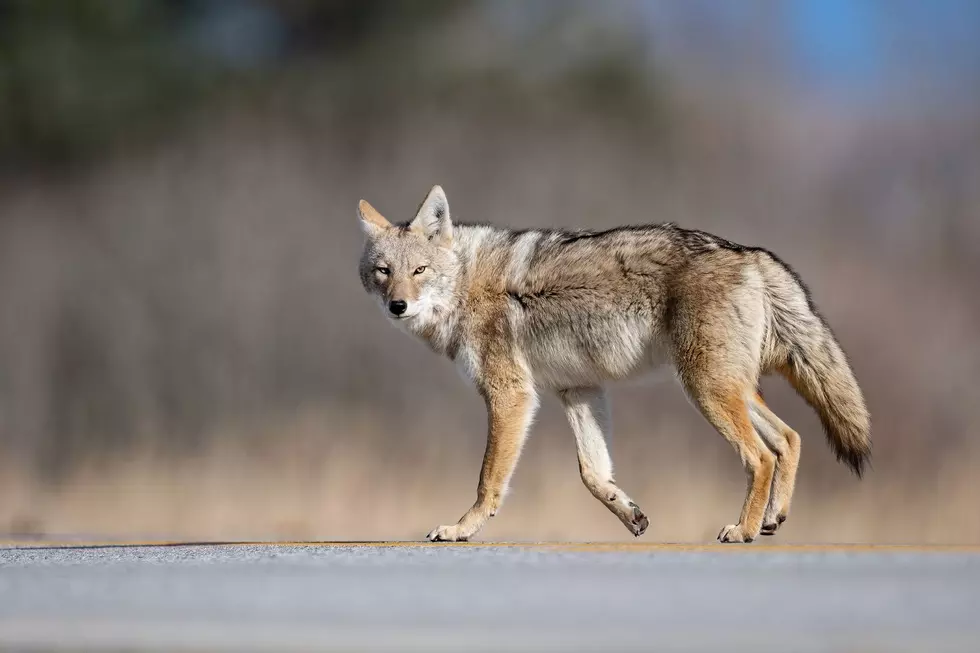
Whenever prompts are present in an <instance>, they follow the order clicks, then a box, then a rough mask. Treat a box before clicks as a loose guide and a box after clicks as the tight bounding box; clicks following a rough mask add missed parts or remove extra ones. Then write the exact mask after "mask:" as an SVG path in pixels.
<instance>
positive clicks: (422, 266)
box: [415, 265, 429, 274]
mask: <svg viewBox="0 0 980 653" xmlns="http://www.w3.org/2000/svg"><path fill="white" fill-rule="evenodd" d="M427 267H429V266H427V265H420V266H418V267H417V268H415V274H422V273H423V272H425V269H426V268H427Z"/></svg>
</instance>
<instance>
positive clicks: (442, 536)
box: [425, 524, 470, 542]
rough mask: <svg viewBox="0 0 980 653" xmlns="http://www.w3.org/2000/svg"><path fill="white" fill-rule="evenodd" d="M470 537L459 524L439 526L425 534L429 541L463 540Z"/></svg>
mask: <svg viewBox="0 0 980 653" xmlns="http://www.w3.org/2000/svg"><path fill="white" fill-rule="evenodd" d="M469 537H470V535H469V533H464V532H463V531H462V530H461V529H460V527H459V524H454V525H452V526H439V527H438V528H436V529H435V530H433V531H432V532H431V533H429V534H428V535H426V536H425V539H427V540H429V541H430V542H465V541H466V540H468V539H469Z"/></svg>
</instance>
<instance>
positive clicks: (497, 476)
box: [427, 384, 537, 542]
mask: <svg viewBox="0 0 980 653" xmlns="http://www.w3.org/2000/svg"><path fill="white" fill-rule="evenodd" d="M483 394H484V397H485V399H486V402H487V417H488V422H489V428H488V433H487V450H486V453H485V454H484V456H483V469H482V470H481V472H480V484H479V486H478V487H477V491H476V503H474V504H473V507H472V508H470V509H469V510H467V511H466V514H465V515H463V516H462V517H461V518H460V520H459V522H457V523H456V524H454V525H452V526H439V527H438V528H436V529H435V530H433V531H432V532H431V533H429V534H428V536H427V537H428V539H430V540H432V541H433V542H436V541H444V542H456V541H465V540H468V539H469V538H470V537H472V536H473V535H475V534H476V532H477V531H479V530H480V529H481V528H483V525H484V524H486V523H487V520H488V519H489V518H490V517H493V516H494V515H495V514H497V510H498V509H499V508H500V504H501V503H502V502H503V498H504V494H505V493H506V492H507V484H508V483H509V482H510V477H511V474H513V473H514V467H515V466H516V465H517V459H518V458H519V457H520V455H521V447H522V446H523V445H524V439H525V437H527V430H528V427H529V426H530V425H531V420H532V418H533V417H534V411H535V409H536V408H537V397H536V396H535V395H534V393H533V391H530V390H528V387H527V386H525V385H524V384H511V385H508V386H505V387H503V388H500V387H495V388H493V389H492V390H486V391H484V393H483Z"/></svg>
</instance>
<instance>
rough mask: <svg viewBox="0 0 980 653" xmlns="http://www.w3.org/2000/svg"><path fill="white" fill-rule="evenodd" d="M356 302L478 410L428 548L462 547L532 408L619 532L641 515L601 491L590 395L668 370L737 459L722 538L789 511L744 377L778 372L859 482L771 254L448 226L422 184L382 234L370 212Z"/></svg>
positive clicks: (651, 239) (824, 356)
mask: <svg viewBox="0 0 980 653" xmlns="http://www.w3.org/2000/svg"><path fill="white" fill-rule="evenodd" d="M358 214H359V217H360V222H361V226H362V227H363V229H364V231H365V234H366V239H365V247H364V252H363V255H362V257H361V262H360V277H361V282H362V283H363V285H364V288H365V290H367V292H368V293H370V294H372V295H374V296H375V297H376V298H377V299H378V300H379V301H380V302H381V308H382V310H383V311H384V313H385V314H386V315H387V316H388V317H389V318H390V319H391V320H392V321H393V322H394V323H395V324H397V325H398V326H400V327H402V328H403V329H405V330H406V331H408V332H410V333H412V334H414V335H416V336H418V337H420V338H421V339H422V340H424V341H425V342H426V343H427V344H428V345H429V346H430V347H431V348H432V349H433V350H435V351H436V352H438V353H440V354H445V355H446V356H448V357H449V358H450V359H451V360H453V361H455V363H456V364H457V365H458V367H459V368H460V370H461V371H462V373H463V374H464V375H465V376H466V377H467V378H468V379H470V380H471V381H472V383H473V384H474V385H475V386H476V388H477V389H478V390H479V392H480V394H481V396H482V397H483V399H484V401H485V402H486V407H487V413H488V422H489V427H488V435H487V448H486V453H485V455H484V458H483V467H482V470H481V472H480V481H479V485H478V487H477V493H476V494H477V498H476V503H474V504H473V507H472V508H470V509H469V510H468V511H467V512H466V514H464V515H463V516H462V518H460V520H459V521H458V522H457V523H456V524H453V525H450V526H439V527H437V528H436V529H434V530H433V531H432V532H430V533H429V534H428V536H427V539H429V540H433V541H437V540H438V541H457V540H467V539H469V538H471V537H473V535H474V534H476V533H477V532H478V531H479V530H480V529H481V528H482V527H483V526H484V524H486V522H487V520H488V519H489V518H490V517H493V516H494V515H495V514H496V513H497V510H498V509H499V508H500V506H501V503H502V502H503V498H504V495H505V493H506V491H507V486H508V482H509V480H510V477H511V474H512V473H513V471H514V467H515V465H516V464H517V459H518V457H519V456H520V453H521V447H522V445H523V444H524V440H525V438H526V436H527V432H528V428H529V427H530V424H531V421H532V419H533V417H534V413H535V409H536V408H537V405H538V393H539V392H542V391H553V392H554V393H556V394H557V396H558V398H559V399H560V401H561V402H562V404H563V406H564V408H565V413H566V415H567V417H568V421H569V423H570V424H571V427H572V431H573V432H574V434H575V443H576V447H577V450H578V461H579V472H580V474H581V477H582V481H583V482H584V483H585V486H586V487H587V488H588V489H589V491H590V492H591V493H592V494H593V495H594V496H595V498H596V499H598V500H599V501H600V502H602V504H603V505H605V506H606V507H607V508H608V509H609V510H610V511H612V513H613V514H615V515H616V516H617V517H618V518H619V520H620V521H622V522H623V524H625V526H626V528H627V529H629V531H630V532H631V533H632V534H633V535H634V536H640V535H642V534H643V532H644V531H645V530H646V528H647V526H648V525H649V520H648V519H647V517H646V515H644V514H643V512H642V511H641V510H640V508H639V506H637V505H636V503H634V502H633V501H632V500H631V499H630V497H629V496H628V495H627V494H626V493H625V492H624V491H623V490H622V489H620V488H619V486H618V485H617V484H616V482H615V481H614V480H613V468H612V460H611V459H610V456H609V451H608V449H607V446H606V439H607V438H608V437H609V435H610V420H609V410H608V407H607V402H606V394H605V391H604V390H603V385H604V384H605V383H606V382H608V381H614V380H619V379H625V378H628V377H632V376H635V375H637V374H639V373H641V372H643V371H645V370H649V369H650V368H652V367H655V366H659V365H662V364H667V365H671V366H673V368H674V370H675V371H676V374H677V377H678V379H679V380H680V382H681V385H682V386H683V388H684V390H685V391H686V393H687V395H688V396H689V397H690V398H691V400H692V402H693V403H694V405H695V406H697V407H698V409H699V410H700V411H701V413H702V415H703V416H704V417H705V419H706V420H707V421H708V422H709V423H710V424H711V425H712V426H714V428H715V429H716V430H717V431H718V432H719V433H721V435H722V437H724V438H725V439H726V440H727V441H728V442H729V443H731V445H732V446H733V447H734V448H735V450H736V451H737V452H738V455H739V458H741V460H742V465H743V466H744V468H745V470H746V474H747V476H748V491H747V494H746V497H745V503H744V505H743V506H742V513H741V515H740V516H739V519H738V523H737V524H732V525H729V526H725V527H724V528H722V529H721V532H720V533H719V534H718V539H719V540H721V541H722V542H751V541H752V540H753V539H754V538H755V537H757V536H758V535H759V534H760V533H761V534H763V535H771V534H773V533H775V531H776V529H778V528H779V527H780V525H781V524H782V523H783V521H785V519H786V516H787V515H788V514H789V507H790V500H791V498H792V495H793V486H794V483H795V480H796V469H797V464H798V463H799V459H800V436H799V435H798V434H797V433H796V431H794V430H793V429H791V428H790V427H789V426H787V425H786V424H785V423H784V422H783V421H782V420H780V419H779V417H777V416H776V415H775V413H773V412H772V411H771V410H770V409H769V407H768V406H767V405H766V403H765V402H764V401H763V399H762V395H761V394H760V392H759V390H758V382H759V377H760V376H761V375H763V374H768V373H771V372H777V373H779V374H781V375H782V376H783V377H785V378H786V379H787V380H788V381H789V383H790V384H792V386H793V388H795V390H796V391H797V392H798V393H799V394H800V395H802V396H803V397H804V399H806V401H807V402H808V403H809V404H810V406H811V407H813V408H814V410H816V412H817V413H818V414H819V416H820V419H821V421H822V423H823V427H824V430H825V431H826V435H827V439H828V441H829V443H830V446H831V447H832V448H833V450H834V452H835V453H836V454H837V458H838V460H841V461H843V462H844V463H846V464H847V465H848V466H850V468H851V469H852V470H853V471H854V472H855V473H856V474H857V475H858V476H860V475H861V473H862V471H863V468H864V464H865V462H866V460H867V459H868V458H869V457H870V454H871V434H870V431H871V423H870V416H869V414H868V410H867V408H866V407H865V402H864V398H863V396H862V394H861V390H860V388H858V385H857V381H856V380H855V378H854V374H853V372H852V370H851V367H850V365H849V364H848V361H847V358H846V357H845V354H844V352H843V350H842V349H841V347H840V345H839V344H838V343H837V340H836V339H835V337H834V335H833V333H832V332H831V330H830V327H828V326H827V323H826V322H825V321H824V320H823V318H822V317H821V316H820V314H819V313H818V312H817V309H816V307H815V306H814V304H813V300H812V299H811V298H810V294H809V292H808V291H807V288H806V286H804V285H803V282H802V281H801V280H800V278H799V277H798V276H797V274H796V273H795V272H794V271H793V270H792V269H791V268H790V267H789V266H788V265H786V264H785V263H783V262H782V261H781V260H780V259H779V258H777V257H776V256H775V255H774V254H772V253H771V252H769V251H767V250H765V249H762V248H758V247H744V246H742V245H738V244H736V243H732V242H729V241H727V240H724V239H722V238H719V237H718V236H714V235H712V234H709V233H705V232H703V231H696V230H692V229H682V228H680V227H678V226H676V225H674V224H671V223H666V224H656V225H640V226H625V227H619V228H615V229H609V230H606V231H585V230H579V231H564V230H557V229H555V230H544V229H542V230H538V229H527V230H517V231H515V230H509V229H503V228H499V227H495V226H490V225H480V224H459V223H453V222H452V221H451V220H450V217H449V203H448V201H447V200H446V195H445V193H444V192H443V190H442V188H441V187H439V186H434V187H433V188H432V190H431V191H430V192H429V194H428V195H427V196H426V198H425V199H424V200H423V202H422V204H421V205H420V206H419V208H418V210H417V212H416V215H415V218H414V219H413V220H411V221H410V222H405V223H399V224H392V223H390V222H388V220H386V219H385V218H384V217H383V216H382V215H381V214H380V213H378V211H377V210H376V209H375V208H374V207H372V206H371V205H370V204H369V203H368V202H366V201H364V200H361V201H360V204H359V206H358Z"/></svg>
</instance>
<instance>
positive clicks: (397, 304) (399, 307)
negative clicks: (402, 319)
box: [388, 299, 408, 315]
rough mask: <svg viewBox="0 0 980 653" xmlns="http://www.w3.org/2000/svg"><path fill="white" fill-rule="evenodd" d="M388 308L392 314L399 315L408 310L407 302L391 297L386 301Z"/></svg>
mask: <svg viewBox="0 0 980 653" xmlns="http://www.w3.org/2000/svg"><path fill="white" fill-rule="evenodd" d="M388 310H389V311H391V314H392V315H401V314H402V313H404V312H405V311H407V310H408V302H406V301H405V300H404V299H393V300H391V301H390V302H388Z"/></svg>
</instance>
